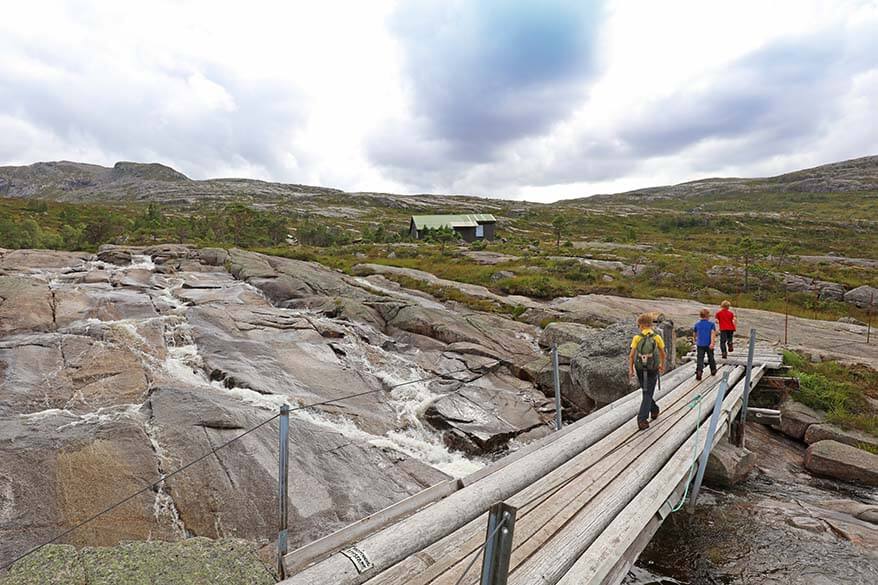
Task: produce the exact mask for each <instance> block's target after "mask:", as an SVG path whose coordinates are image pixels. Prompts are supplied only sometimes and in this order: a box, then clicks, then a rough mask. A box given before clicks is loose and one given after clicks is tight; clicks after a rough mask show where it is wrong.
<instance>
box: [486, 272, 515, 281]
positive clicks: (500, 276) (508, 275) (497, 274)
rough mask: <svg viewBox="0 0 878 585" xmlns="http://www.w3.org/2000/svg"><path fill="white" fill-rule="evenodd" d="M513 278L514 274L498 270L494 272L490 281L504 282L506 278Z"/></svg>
mask: <svg viewBox="0 0 878 585" xmlns="http://www.w3.org/2000/svg"><path fill="white" fill-rule="evenodd" d="M514 276H515V273H514V272H511V271H509V270H498V271H497V272H495V273H494V274H492V275H491V281H492V282H497V281H500V280H506V279H507V278H512V277H514Z"/></svg>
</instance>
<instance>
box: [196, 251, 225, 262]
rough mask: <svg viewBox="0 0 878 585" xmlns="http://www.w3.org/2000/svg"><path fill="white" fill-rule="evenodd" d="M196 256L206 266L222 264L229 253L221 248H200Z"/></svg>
mask: <svg viewBox="0 0 878 585" xmlns="http://www.w3.org/2000/svg"><path fill="white" fill-rule="evenodd" d="M198 257H199V258H201V261H202V262H203V263H204V264H207V265H208V266H224V265H225V263H226V260H228V258H229V253H228V252H227V251H225V250H224V249H222V248H201V249H200V250H198Z"/></svg>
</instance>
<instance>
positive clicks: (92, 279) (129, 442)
mask: <svg viewBox="0 0 878 585" xmlns="http://www.w3.org/2000/svg"><path fill="white" fill-rule="evenodd" d="M101 254H102V255H103V260H101V259H98V258H96V257H94V256H92V255H89V254H69V253H60V252H58V253H56V252H31V251H10V252H5V253H3V254H2V256H0V299H2V302H0V563H5V562H7V561H8V560H10V559H11V558H13V557H14V556H15V555H16V554H20V553H21V552H23V551H25V550H27V549H29V548H30V547H31V546H34V545H35V544H38V543H40V542H42V541H44V540H46V539H48V538H51V537H52V536H55V535H56V534H58V533H59V532H62V531H64V530H65V529H67V528H70V527H72V526H73V525H75V524H76V523H77V522H79V521H81V520H85V519H87V518H89V517H90V516H91V515H93V514H95V513H97V512H99V511H100V510H103V509H104V508H105V507H107V506H108V505H109V504H111V503H114V502H116V501H119V500H122V499H123V498H124V497H126V496H127V495H129V494H131V493H134V492H137V491H138V490H141V489H143V488H144V487H146V486H148V485H149V484H150V483H151V482H154V481H156V480H157V479H158V478H159V477H161V476H162V475H163V474H166V473H168V472H170V471H172V470H174V469H176V468H178V467H179V466H181V465H183V464H185V463H188V462H190V461H193V460H196V459H198V458H200V457H203V456H204V455H208V457H206V458H204V459H202V460H201V461H200V462H199V463H197V464H196V465H195V466H193V467H192V468H190V469H189V470H187V471H186V472H183V473H180V474H178V475H174V476H173V477H171V478H169V479H167V480H166V481H165V482H164V483H162V484H159V485H158V486H157V487H154V488H148V489H146V490H144V491H143V492H142V493H141V494H140V495H138V496H137V497H135V498H133V499H132V500H130V501H128V502H126V503H125V504H124V505H122V506H120V507H119V508H117V509H115V510H114V511H113V512H112V513H110V514H107V515H105V516H101V518H100V519H99V520H96V521H94V522H92V523H89V524H88V525H86V526H85V527H84V528H81V529H79V530H77V531H75V532H74V533H73V534H71V535H70V536H69V537H67V538H65V540H64V542H65V543H69V544H75V545H77V546H82V545H102V546H103V545H115V544H116V543H118V542H121V541H125V540H147V539H155V540H180V539H187V538H190V537H197V536H204V537H209V538H224V537H241V538H247V539H250V540H259V539H263V540H264V539H270V538H273V537H274V533H275V531H276V527H275V526H274V520H273V518H274V514H275V505H276V504H275V494H274V487H273V486H274V485H275V482H276V474H277V470H276V468H277V460H276V457H277V422H276V421H272V422H270V423H268V424H265V425H264V426H262V427H260V428H259V429H258V430H256V431H254V432H252V433H250V434H248V435H247V436H246V437H244V438H243V439H241V440H239V441H234V442H233V443H230V444H229V445H228V446H223V445H225V443H226V442H227V441H229V440H231V439H233V438H235V437H237V436H238V435H240V434H241V433H243V432H244V431H245V430H247V429H250V428H252V427H253V426H254V425H257V424H259V423H261V422H264V421H265V420H267V419H269V418H271V417H272V416H273V415H275V414H276V413H277V410H278V408H279V406H280V405H281V404H282V403H284V402H286V403H288V404H290V405H291V406H292V407H294V408H295V407H297V406H300V405H305V404H311V403H321V405H320V406H318V407H314V408H307V409H302V410H294V412H293V414H292V415H291V443H293V445H291V458H290V467H291V473H290V477H291V483H290V490H291V494H292V495H291V502H292V507H291V511H290V518H291V520H290V527H291V533H290V537H291V543H290V546H291V547H296V546H299V545H301V544H304V543H306V542H309V541H310V540H313V539H314V538H318V537H320V536H323V535H325V534H327V533H329V532H332V531H334V530H336V529H338V528H339V527H341V526H343V525H346V524H349V523H350V522H353V521H355V520H357V519H360V518H362V517H364V516H367V515H369V514H371V513H373V512H375V511H377V510H379V509H381V508H384V507H386V506H387V505H390V504H391V503H393V502H395V501H398V500H400V499H403V498H405V497H407V496H409V495H411V494H413V493H416V492H418V491H420V490H422V489H424V488H425V487H428V486H430V485H432V484H435V483H436V482H438V481H441V480H442V479H445V478H447V477H449V476H462V475H465V474H466V473H469V472H472V471H475V470H476V469H478V468H479V467H480V466H481V465H483V459H482V457H484V456H486V455H488V454H490V453H492V452H494V451H502V450H503V449H504V448H505V447H506V445H507V443H508V442H509V441H510V440H511V439H515V438H520V440H526V439H530V438H535V437H538V436H540V434H541V433H542V432H543V429H544V428H547V426H546V423H547V422H548V421H550V420H552V418H553V415H554V412H553V410H554V408H553V405H552V404H551V401H549V400H548V399H547V398H546V396H545V395H544V393H543V392H542V391H541V390H539V389H538V388H537V386H536V385H535V384H534V383H532V382H529V381H524V380H521V379H519V378H517V377H516V376H514V375H513V374H512V371H513V370H514V368H515V367H516V366H517V365H518V364H522V363H527V362H529V361H532V360H533V359H535V358H536V357H538V356H539V355H540V350H539V347H538V346H537V344H536V337H537V334H538V328H536V327H534V326H532V325H528V324H525V323H519V322H515V321H512V320H509V319H504V318H502V317H500V316H497V315H492V314H484V313H478V312H473V311H471V310H465V311H462V310H461V308H460V307H457V306H446V305H443V304H441V303H438V302H434V301H430V300H429V299H425V298H422V297H418V296H416V295H412V294H409V293H407V292H406V291H402V290H392V289H388V290H380V291H378V290H375V288H374V287H373V286H370V285H371V284H372V283H364V282H362V280H360V279H357V278H352V277H349V276H346V275H344V274H341V273H339V272H337V271H334V270H331V269H328V268H326V267H323V266H321V265H319V264H314V263H310V262H302V261H298V260H288V259H284V258H272V257H268V256H263V255H260V254H254V253H249V252H243V251H240V250H230V251H226V250H218V249H206V250H197V249H192V248H189V247H186V246H174V245H168V246H156V247H153V248H146V249H145V248H125V247H115V248H112V249H105V250H102V252H101ZM227 269H228V271H227ZM412 382H414V383H412ZM354 393H360V394H361V395H360V396H358V397H356V398H353V399H345V400H339V399H341V398H344V397H346V396H348V395H350V394H354ZM428 412H429V415H428ZM220 446H223V447H222V448H221V449H219V450H218V451H216V452H213V451H212V450H214V449H217V448H219V447H220ZM462 451H466V452H467V455H465V454H464V453H463V452H462Z"/></svg>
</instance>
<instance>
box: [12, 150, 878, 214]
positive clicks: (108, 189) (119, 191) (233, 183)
mask: <svg viewBox="0 0 878 585" xmlns="http://www.w3.org/2000/svg"><path fill="white" fill-rule="evenodd" d="M779 191H790V192H813V193H833V192H859V191H878V156H867V157H861V158H855V159H851V160H846V161H841V162H837V163H831V164H826V165H821V166H817V167H813V168H810V169H803V170H799V171H794V172H791V173H785V174H782V175H778V176H775V177H767V178H752V179H747V178H709V179H700V180H696V181H689V182H686V183H680V184H677V185H666V186H660V187H649V188H646V189H637V190H634V191H628V192H625V193H616V194H608V195H595V196H592V197H587V198H586V197H584V198H579V199H571V200H567V201H566V202H583V201H585V200H588V201H593V202H607V203H612V202H625V201H632V200H634V201H641V200H651V199H673V198H687V197H693V196H699V195H711V194H729V193H741V194H747V193H759V192H779ZM345 195H356V196H358V197H363V198H368V199H371V200H372V202H373V203H380V204H383V205H387V206H390V207H421V206H423V207H427V206H437V205H442V203H441V201H442V200H444V199H446V198H448V197H453V201H455V202H456V204H465V206H466V207H468V208H471V209H473V210H479V209H490V208H492V207H493V205H492V203H491V201H492V200H490V199H484V198H479V197H467V196H446V195H394V194H389V193H346V192H345V191H342V190H340V189H333V188H329V187H317V186H311V185H299V184H287V183H273V182H268V181H261V180H256V179H234V178H219V179H207V180H194V179H190V178H189V177H187V176H186V175H184V174H183V173H181V172H179V171H177V170H175V169H173V168H171V167H169V166H166V165H163V164H159V163H138V162H125V161H121V162H117V163H116V164H115V165H114V166H113V167H104V166H100V165H94V164H88V163H79V162H70V161H58V162H38V163H34V164H31V165H27V166H5V167H0V197H15V198H33V199H49V200H55V201H66V202H110V203H112V202H124V201H140V202H146V201H156V202H160V203H165V204H192V203H199V202H205V201H210V200H221V201H231V200H238V199H241V200H244V201H251V202H253V203H259V202H260V201H263V202H271V201H277V200H286V199H295V198H315V197H321V196H323V197H330V198H337V197H339V196H345ZM494 201H499V200H494ZM508 203H511V202H508ZM515 203H516V205H521V206H525V207H526V206H527V205H529V204H528V203H526V202H515Z"/></svg>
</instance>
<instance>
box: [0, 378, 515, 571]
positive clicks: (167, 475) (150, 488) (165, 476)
mask: <svg viewBox="0 0 878 585" xmlns="http://www.w3.org/2000/svg"><path fill="white" fill-rule="evenodd" d="M499 363H500V362H499V361H497V362H495V364H488V365H487V366H484V367H493V366H494V365H497V364H499ZM471 371H472V370H470V369H469V368H461V369H459V370H451V371H449V372H444V373H442V374H433V375H430V376H425V377H422V378H417V379H415V380H408V381H406V382H400V383H398V384H394V385H392V386H387V387H381V388H375V389H372V390H366V391H363V392H355V393H352V394H346V395H345V396H340V397H338V398H332V399H329V400H321V401H319V402H312V403H308V404H303V405H299V406H296V407H292V408H290V409H289V412H296V411H300V410H306V409H309V408H316V407H318V406H325V405H328V404H333V403H336V402H342V401H345V400H351V399H353V398H359V397H361V396H367V395H369V394H377V393H379V392H389V391H392V390H395V389H396V388H400V387H403V386H407V385H410V384H417V383H419V382H427V381H430V380H437V379H443V378H447V377H448V376H451V375H454V374H459V373H463V372H471ZM280 416H281V415H280V413H278V414H275V415H273V416H271V417H270V418H267V419H265V420H263V421H262V422H260V423H258V424H256V425H254V426H252V427H250V428H249V429H247V430H246V431H244V432H243V433H241V434H239V435H237V436H235V437H233V438H231V439H229V440H228V441H226V442H225V443H222V444H221V445H218V446H216V447H213V448H211V449H210V450H209V451H207V452H206V453H204V454H202V455H201V456H199V457H197V458H195V459H193V460H192V461H189V462H188V463H186V464H185V465H182V466H180V467H178V468H176V469H174V470H173V471H170V472H168V473H165V474H163V475H162V476H161V477H160V478H159V479H157V480H156V481H154V482H152V483H149V484H147V485H146V486H144V487H143V488H141V489H139V490H137V491H135V492H134V493H132V494H129V495H128V496H126V497H124V498H122V499H121V500H119V501H117V502H115V503H114V504H112V505H110V506H108V507H106V508H104V509H103V510H101V511H100V512H98V513H96V514H93V515H92V516H89V517H88V518H86V519H85V520H83V521H81V522H79V523H77V524H76V525H75V526H72V527H70V528H68V529H67V530H64V531H63V532H61V533H59V534H57V535H55V536H53V537H52V538H50V539H49V540H46V541H45V542H42V543H40V544H39V545H37V546H35V547H33V548H31V549H29V550H28V551H26V552H25V553H23V554H21V555H19V556H17V557H15V558H14V559H12V560H11V561H9V562H8V563H6V564H4V565H3V566H2V567H0V571H5V570H6V569H8V568H9V567H11V566H12V565H14V564H15V563H17V562H18V561H20V560H22V559H24V558H26V557H28V556H29V555H32V554H33V553H35V552H37V551H38V550H40V549H42V548H44V547H46V546H48V545H50V544H53V543H55V542H58V541H59V540H61V539H62V538H64V537H65V536H67V535H69V534H71V533H73V532H75V531H76V530H78V529H80V528H82V527H83V526H85V525H86V524H88V523H90V522H93V521H95V520H97V519H98V518H100V517H101V516H104V515H106V514H108V513H110V512H112V511H113V510H115V509H116V508H118V507H119V506H122V505H124V504H126V503H128V502H130V501H131V500H133V499H134V498H136V497H138V496H140V495H142V494H144V493H146V492H149V491H155V490H157V489H158V488H159V487H160V486H161V485H162V484H163V483H164V482H165V481H166V480H167V479H169V478H171V477H174V476H175V475H177V474H179V473H182V472H183V471H185V470H187V469H189V468H190V467H192V466H193V465H196V464H198V463H200V462H202V461H204V460H205V459H207V458H208V457H210V456H211V455H215V454H216V453H217V452H218V451H220V450H222V449H224V448H226V447H228V446H229V445H231V444H232V443H235V442H236V441H239V440H241V439H243V438H244V437H246V436H247V435H249V434H250V433H252V432H254V431H256V430H258V429H260V428H262V427H264V426H265V425H267V424H268V423H270V422H272V421H274V420H276V419H277V418H279V417H280ZM260 562H261V561H260ZM266 570H267V569H266Z"/></svg>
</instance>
